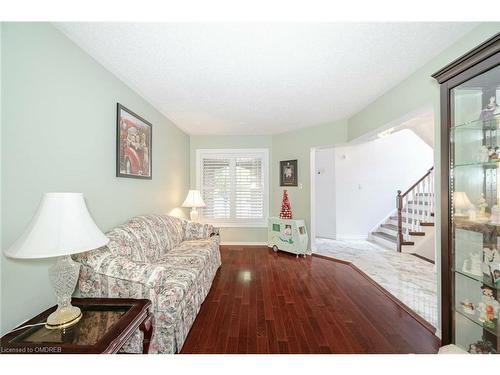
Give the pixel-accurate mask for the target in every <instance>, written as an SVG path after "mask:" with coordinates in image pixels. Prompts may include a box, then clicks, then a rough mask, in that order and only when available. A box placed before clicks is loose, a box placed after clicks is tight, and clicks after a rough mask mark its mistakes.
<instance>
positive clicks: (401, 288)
mask: <svg viewBox="0 0 500 375" xmlns="http://www.w3.org/2000/svg"><path fill="white" fill-rule="evenodd" d="M315 246H316V249H315V253H317V254H321V255H325V256H330V257H332V258H336V259H340V260H345V261H348V262H351V263H353V264H354V265H355V266H356V267H358V268H359V269H361V270H362V271H363V272H365V273H366V274H367V275H368V276H370V277H371V278H372V279H373V280H374V281H376V282H377V283H379V284H380V285H381V286H382V287H384V288H385V289H386V290H388V291H389V292H390V293H392V294H393V295H394V296H395V297H396V298H398V299H399V300H400V301H401V302H403V303H404V304H406V305H407V306H408V307H410V308H411V309H413V311H415V312H416V313H417V314H418V315H420V316H421V317H422V318H424V319H425V320H426V321H428V322H429V323H430V324H432V325H433V326H434V327H437V324H438V320H437V277H436V271H435V267H434V265H433V264H432V263H429V262H426V261H425V260H422V259H419V258H417V257H415V256H413V255H410V254H402V253H398V252H395V251H393V250H387V249H384V248H382V247H380V246H379V245H377V244H375V243H373V242H369V241H341V240H329V239H323V238H317V239H316V240H315Z"/></svg>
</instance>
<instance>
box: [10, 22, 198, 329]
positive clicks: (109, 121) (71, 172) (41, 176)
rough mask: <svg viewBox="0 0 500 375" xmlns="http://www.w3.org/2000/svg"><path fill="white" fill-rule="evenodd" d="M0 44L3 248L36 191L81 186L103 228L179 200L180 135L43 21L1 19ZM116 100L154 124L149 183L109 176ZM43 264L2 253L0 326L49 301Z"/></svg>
mask: <svg viewBox="0 0 500 375" xmlns="http://www.w3.org/2000/svg"><path fill="white" fill-rule="evenodd" d="M1 49H2V67H1V69H2V70H1V72H2V94H3V95H2V99H3V100H2V104H3V107H2V131H3V134H2V135H3V136H2V148H1V152H2V154H1V155H2V173H1V175H2V181H1V182H2V200H1V201H2V232H3V238H2V242H1V244H2V249H5V248H6V247H8V246H9V245H11V244H12V242H13V241H14V240H15V239H16V238H17V237H18V236H19V235H20V234H21V232H22V231H23V229H24V228H25V226H26V225H27V223H28V222H29V220H30V218H31V217H32V215H33V213H34V212H35V209H36V208H37V205H38V203H39V201H40V198H41V196H42V194H43V193H44V192H50V191H78V192H82V193H84V195H85V197H86V200H87V205H88V207H89V210H90V212H91V213H92V215H93V217H94V219H95V221H96V223H97V224H98V225H99V227H100V228H101V229H102V230H107V229H110V228H112V227H113V226H115V225H117V224H120V223H122V222H123V221H125V220H126V219H128V218H130V217H132V216H134V215H137V214H142V213H151V212H157V213H169V212H171V211H172V210H174V209H175V208H176V207H178V206H179V205H180V204H181V203H182V200H183V199H184V197H185V194H186V192H187V190H188V187H189V137H188V136H187V135H186V134H185V133H183V132H182V131H181V130H179V129H178V128H177V127H176V126H175V125H174V124H173V123H172V122H170V121H169V120H168V119H167V118H165V117H164V116H163V115H161V114H160V113H159V112H158V111H156V110H155V109H154V108H153V107H152V106H151V105H150V104H149V103H147V102H146V101H145V100H144V99H143V98H141V97H140V96H139V95H137V94H136V93H135V92H134V91H133V90H131V89H130V88H129V87H127V86H126V85H125V84H124V83H123V82H121V81H120V80H119V79H117V78H116V77H115V76H113V75H112V74H111V73H109V72H108V71H107V70H106V69H104V68H103V67H102V66H101V65H99V64H98V63H97V62H96V61H95V60H93V59H92V58H91V57H90V56H89V55H87V54H86V53H85V52H83V51H82V50H81V49H80V48H78V47H77V46H76V45H75V44H73V43H72V42H71V41H70V40H69V39H67V38H66V37H65V36H64V35H63V34H61V33H60V32H59V31H57V30H56V29H55V28H54V27H53V26H51V25H50V24H46V23H4V24H3V30H2V45H1ZM116 102H120V103H122V104H123V105H125V106H127V107H128V108H130V109H132V110H133V111H135V112H136V113H138V114H140V115H142V116H143V117H144V118H146V119H147V120H149V121H150V122H151V123H152V124H153V147H152V150H153V156H152V158H153V179H152V180H151V181H148V180H134V179H126V178H116V177H115V123H116ZM179 212H185V211H184V210H182V211H181V210H179ZM2 256H3V255H2ZM52 262H53V261H52V260H32V261H30V260H25V261H19V260H12V259H8V258H3V259H2V269H1V278H2V300H1V302H2V303H1V305H2V306H1V309H2V332H5V331H6V330H7V329H10V328H12V327H13V326H14V325H15V324H17V323H19V322H21V321H23V320H25V319H27V318H29V317H31V316H33V314H35V313H36V312H39V311H40V310H41V309H44V308H46V307H48V306H50V305H52V304H54V302H55V298H54V296H53V293H52V290H51V287H50V284H49V281H48V275H47V269H48V267H49V265H51V264H52Z"/></svg>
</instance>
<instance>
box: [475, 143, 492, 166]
mask: <svg viewBox="0 0 500 375" xmlns="http://www.w3.org/2000/svg"><path fill="white" fill-rule="evenodd" d="M477 161H478V162H480V163H487V162H488V161H490V155H489V152H488V147H486V146H485V145H482V146H481V148H480V149H479V155H478V159H477Z"/></svg>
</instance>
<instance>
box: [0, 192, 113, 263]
mask: <svg viewBox="0 0 500 375" xmlns="http://www.w3.org/2000/svg"><path fill="white" fill-rule="evenodd" d="M108 241H109V240H108V238H107V237H106V236H105V235H104V234H103V233H102V232H101V231H100V229H99V228H98V227H97V225H96V224H95V223H94V220H92V217H91V216H90V213H89V211H88V210H87V206H86V204H85V200H84V199H83V194H81V193H46V194H44V196H43V199H42V202H41V203H40V206H39V207H38V210H37V212H36V214H35V216H34V217H33V219H32V220H31V223H30V224H29V226H28V228H27V229H26V231H25V232H24V233H23V235H22V236H21V237H20V238H19V239H18V240H17V241H16V242H15V243H14V244H13V245H12V246H11V247H10V248H9V249H8V250H6V251H5V255H6V256H8V257H11V258H23V259H28V258H50V257H57V256H64V255H70V254H76V253H82V252H84V251H88V250H93V249H97V248H99V247H101V246H104V245H106V244H107V243H108Z"/></svg>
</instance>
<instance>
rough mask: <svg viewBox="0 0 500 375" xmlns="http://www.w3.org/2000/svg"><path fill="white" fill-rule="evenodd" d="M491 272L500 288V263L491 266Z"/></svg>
mask: <svg viewBox="0 0 500 375" xmlns="http://www.w3.org/2000/svg"><path fill="white" fill-rule="evenodd" d="M491 272H492V273H493V282H494V283H495V286H496V287H497V289H498V288H499V287H500V263H497V264H495V265H493V266H491Z"/></svg>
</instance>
